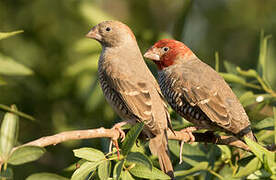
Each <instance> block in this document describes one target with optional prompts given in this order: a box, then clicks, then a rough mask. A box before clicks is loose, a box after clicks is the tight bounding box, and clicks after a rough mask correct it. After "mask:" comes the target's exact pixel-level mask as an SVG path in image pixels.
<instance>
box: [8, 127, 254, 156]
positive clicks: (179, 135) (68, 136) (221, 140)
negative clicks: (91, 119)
mask: <svg viewBox="0 0 276 180" xmlns="http://www.w3.org/2000/svg"><path fill="white" fill-rule="evenodd" d="M193 135H194V136H195V142H207V143H213V144H221V145H230V146H233V147H237V148H241V149H244V150H246V151H249V147H248V146H247V145H246V144H245V143H244V142H242V141H240V140H238V139H237V138H235V137H233V136H217V135H215V134H213V133H211V132H205V133H193ZM119 136H120V134H119V132H118V130H116V129H114V128H112V129H105V128H103V127H101V128H98V129H87V130H76V131H65V132H61V133H58V134H55V135H52V136H45V137H42V138H39V139H37V140H34V141H31V142H28V143H26V144H23V145H20V146H17V147H15V148H13V151H14V150H15V149H17V148H19V147H22V146H39V147H46V146H50V145H56V144H59V143H62V142H65V141H69V140H81V139H92V138H111V139H112V140H117V139H118V138H119ZM168 138H169V139H172V140H179V141H184V142H188V141H189V140H190V136H189V134H188V133H187V132H183V131H174V133H172V131H171V130H168Z"/></svg>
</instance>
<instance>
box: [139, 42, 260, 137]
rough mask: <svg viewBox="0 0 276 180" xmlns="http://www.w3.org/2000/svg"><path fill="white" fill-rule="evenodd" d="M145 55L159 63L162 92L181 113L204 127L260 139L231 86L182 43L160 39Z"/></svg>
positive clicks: (197, 125) (237, 135)
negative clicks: (254, 133) (255, 134)
mask: <svg viewBox="0 0 276 180" xmlns="http://www.w3.org/2000/svg"><path fill="white" fill-rule="evenodd" d="M144 57H146V58H149V59H151V60H153V61H154V63H155V64H156V65H157V66H158V70H159V71H158V75H159V85H160V87H161V91H162V93H163V94H164V96H165V98H166V99H167V101H168V103H169V104H170V105H171V107H172V108H173V109H174V110H175V111H176V112H177V113H178V114H180V115H181V116H182V117H184V118H185V119H186V120H188V121H190V122H192V123H193V124H195V125H196V127H198V128H200V129H202V128H203V129H208V130H212V131H216V130H222V131H224V132H226V133H230V134H232V135H234V136H236V137H237V138H239V139H242V138H243V137H244V136H246V137H248V138H250V139H252V140H254V141H256V139H255V137H254V135H253V133H252V130H251V127H250V121H249V119H248V116H247V115H246V113H245V110H244V108H243V107H242V105H241V103H240V102H239V100H238V98H237V97H236V95H235V94H234V93H233V91H232V90H231V88H230V87H229V85H228V84H227V83H226V82H225V81H224V79H223V78H222V77H221V76H220V75H219V74H218V73H217V72H216V71H215V70H214V69H212V68H211V67H210V66H208V65H207V64H205V63H204V62H202V61H201V60H200V59H199V58H198V57H197V56H196V55H195V54H194V53H193V52H192V51H191V50H190V49H189V48H188V47H187V46H185V45H184V44H183V43H182V42H179V41H176V40H170V39H163V40H160V41H158V42H157V43H155V44H154V45H153V46H152V47H151V48H150V49H149V50H148V51H147V52H146V53H145V54H144Z"/></svg>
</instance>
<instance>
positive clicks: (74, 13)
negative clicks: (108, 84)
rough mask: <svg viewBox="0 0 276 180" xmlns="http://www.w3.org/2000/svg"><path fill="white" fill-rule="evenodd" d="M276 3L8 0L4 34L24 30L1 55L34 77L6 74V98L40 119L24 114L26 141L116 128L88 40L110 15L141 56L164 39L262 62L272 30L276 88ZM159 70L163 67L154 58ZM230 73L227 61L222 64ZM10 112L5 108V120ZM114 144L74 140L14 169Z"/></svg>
mask: <svg viewBox="0 0 276 180" xmlns="http://www.w3.org/2000/svg"><path fill="white" fill-rule="evenodd" d="M275 9H276V1H269V0H262V1H259V0H228V1H227V0H204V1H200V0H194V1H193V0H176V1H171V0H150V1H149V0H132V1H127V0H116V1H114V0H36V1H29V0H12V1H10V0H1V1H0V32H9V31H15V30H24V33H22V34H19V35H17V36H14V37H12V38H9V39H5V40H2V41H0V55H1V56H9V57H11V58H12V59H14V60H15V61H17V62H19V63H21V64H23V65H25V66H27V67H29V68H30V69H31V70H32V71H33V72H34V73H33V74H32V75H29V76H6V75H1V74H0V75H1V79H3V80H4V81H6V82H7V84H6V85H1V86H0V103H1V104H6V105H10V104H16V105H17V107H18V109H19V110H20V111H23V112H25V113H27V114H30V115H32V116H34V117H35V119H36V122H31V121H29V120H24V119H21V121H20V133H19V141H20V143H24V142H28V141H30V140H34V139H37V138H39V137H42V136H46V135H52V134H55V133H58V132H61V131H65V130H76V129H88V128H97V127H101V126H103V127H106V128H110V127H112V125H113V124H114V123H115V122H116V121H118V117H117V116H116V115H115V114H114V112H113V111H112V109H111V108H110V107H109V105H108V104H107V103H106V101H105V100H104V98H103V95H102V92H101V89H100V88H99V84H98V82H97V74H96V72H97V60H98V57H99V53H100V50H101V47H100V45H99V43H97V42H96V41H93V40H89V39H86V38H85V34H86V33H87V32H88V31H89V29H90V28H91V27H92V26H94V25H96V24H97V23H99V22H101V21H103V20H110V19H116V20H120V21H122V22H124V23H126V24H127V25H129V26H130V28H131V29H132V30H133V31H134V34H135V35H136V37H137V40H138V44H139V46H140V48H141V51H142V53H144V52H145V51H146V49H147V48H149V47H150V46H151V45H152V44H153V43H154V42H155V41H157V40H158V39H160V38H164V37H169V38H175V39H177V40H181V41H183V42H184V43H185V44H186V45H188V46H189V47H190V48H191V49H192V50H193V51H194V52H195V54H197V56H198V57H199V58H200V59H202V60H203V61H204V62H206V63H208V64H210V65H212V66H213V67H214V64H215V60H214V54H215V52H216V51H218V52H219V57H220V61H221V62H222V60H224V59H227V60H228V61H229V62H231V63H233V64H235V65H238V66H240V67H241V68H242V69H249V68H253V69H256V67H257V63H258V62H257V60H258V56H259V44H260V32H261V30H264V32H265V34H271V35H272V38H271V39H270V40H269V43H268V54H267V64H268V66H267V68H268V71H267V74H266V76H267V79H268V81H269V82H270V84H271V85H272V87H274V89H276V70H275V67H276V60H275V37H276V11H275ZM148 65H149V66H150V67H151V69H152V71H153V72H156V68H155V67H154V66H153V64H151V63H150V62H148ZM220 68H221V70H222V71H223V68H224V67H223V64H222V63H220ZM3 114H4V113H3V112H1V113H0V115H1V118H0V119H2V116H3ZM107 143H108V141H107V140H104V139H93V140H85V141H73V142H67V143H63V144H59V145H56V146H54V147H53V146H52V147H48V148H47V150H48V151H47V153H46V154H45V155H44V156H43V157H42V158H41V159H40V160H39V161H36V162H33V163H28V164H26V165H24V166H18V167H15V168H14V172H16V173H15V174H14V176H15V179H24V178H25V177H27V176H28V175H30V174H32V173H35V172H41V171H47V172H56V173H59V174H60V173H61V170H62V169H63V168H65V167H67V166H68V165H70V164H71V163H73V162H75V161H76V160H77V159H76V158H74V156H73V153H72V149H75V148H77V147H83V146H92V147H95V148H98V149H104V150H106V147H107V145H106V144H107Z"/></svg>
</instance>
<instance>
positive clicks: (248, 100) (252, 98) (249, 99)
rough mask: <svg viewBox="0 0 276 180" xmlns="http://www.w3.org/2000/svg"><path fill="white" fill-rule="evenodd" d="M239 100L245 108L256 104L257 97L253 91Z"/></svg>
mask: <svg viewBox="0 0 276 180" xmlns="http://www.w3.org/2000/svg"><path fill="white" fill-rule="evenodd" d="M239 99H240V102H241V104H242V105H243V107H246V106H248V105H250V104H253V103H256V95H254V94H253V92H252V91H246V92H245V93H243V94H242V95H241V96H240V98H239Z"/></svg>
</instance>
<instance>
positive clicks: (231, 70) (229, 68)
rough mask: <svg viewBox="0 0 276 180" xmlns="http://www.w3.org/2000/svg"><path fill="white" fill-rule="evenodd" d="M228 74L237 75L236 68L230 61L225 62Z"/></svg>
mask: <svg viewBox="0 0 276 180" xmlns="http://www.w3.org/2000/svg"><path fill="white" fill-rule="evenodd" d="M223 64H224V67H225V69H226V72H228V73H230V74H237V70H236V66H235V65H234V64H232V63H230V62H229V61H223Z"/></svg>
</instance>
